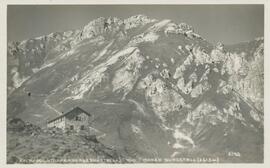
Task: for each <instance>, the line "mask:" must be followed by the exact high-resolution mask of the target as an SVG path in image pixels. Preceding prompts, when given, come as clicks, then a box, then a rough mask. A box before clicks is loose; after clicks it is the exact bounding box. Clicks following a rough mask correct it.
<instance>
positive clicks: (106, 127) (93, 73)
mask: <svg viewBox="0 0 270 168" xmlns="http://www.w3.org/2000/svg"><path fill="white" fill-rule="evenodd" d="M263 49H264V43H263V39H262V38H260V39H257V40H253V41H251V42H248V43H240V44H236V45H231V46H226V45H223V44H221V43H218V44H217V45H213V44H211V43H209V42H207V41H206V40H205V39H203V38H202V37H200V35H198V34H197V33H195V32H194V30H193V28H192V27H191V26H189V25H187V24H184V23H180V24H176V23H173V22H172V21H171V20H161V21H158V20H155V19H149V18H148V17H147V16H144V15H137V16H132V17H130V18H128V19H125V20H124V21H122V20H120V19H118V18H115V17H110V18H102V17H101V18H98V19H96V20H94V21H91V22H89V23H88V24H87V25H86V26H84V27H83V28H82V29H81V30H77V31H74V32H66V33H52V34H50V35H49V36H43V37H41V38H38V39H35V40H32V41H31V40H29V41H25V42H23V43H20V44H18V43H17V44H15V43H14V45H13V46H12V45H11V46H10V47H9V48H8V77H9V79H8V93H9V94H8V116H16V117H19V118H22V119H24V120H27V121H29V122H34V123H35V124H39V125H44V124H45V123H46V120H48V119H50V118H52V117H54V116H57V115H58V114H57V112H59V111H60V112H61V111H67V110H68V109H70V108H72V107H73V106H82V107H83V108H84V109H86V110H87V111H89V112H90V113H91V112H92V113H93V114H94V116H95V117H96V119H95V122H94V123H93V125H94V127H95V128H97V129H99V130H102V131H103V132H104V133H105V134H106V136H105V138H104V139H103V143H104V144H108V145H110V146H115V147H116V148H117V149H118V150H120V151H121V150H122V151H124V152H125V153H126V155H127V156H129V157H132V158H139V157H165V158H166V157H180V156H182V155H184V154H186V155H191V156H192V155H193V156H197V155H199V156H201V155H202V156H203V155H211V156H215V155H217V156H219V157H221V158H222V161H223V162H230V161H235V162H248V161H252V162H261V161H262V159H263V156H262V155H263V154H262V149H261V146H263V66H261V65H262V64H263V55H264V53H263ZM27 93H31V96H27ZM238 132H242V134H243V136H248V137H250V136H254V137H257V138H252V139H251V140H250V141H247V142H245V143H243V142H242V141H241V140H242V139H241V138H240V137H239V136H240V135H238ZM207 141H209V142H211V143H209V142H208V143H207ZM153 142H155V143H153ZM254 142H256V143H254ZM247 148H248V149H247ZM251 149H252V150H251ZM230 150H238V151H240V152H241V153H242V155H243V156H242V157H241V158H239V159H236V160H234V159H235V158H230V157H227V155H226V152H227V151H230ZM250 150H251V151H252V152H250ZM196 151H197V152H198V151H204V152H202V153H201V152H199V153H200V154H198V153H197V152H196ZM255 155H258V156H256V157H254V156H255ZM184 156H185V155H184ZM252 157H254V158H252Z"/></svg>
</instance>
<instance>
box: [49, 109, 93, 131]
mask: <svg viewBox="0 0 270 168" xmlns="http://www.w3.org/2000/svg"><path fill="white" fill-rule="evenodd" d="M90 119H91V114H89V113H87V112H86V111H84V110H82V109H81V108H79V107H76V108H74V109H72V110H71V111H69V112H67V113H65V114H62V115H61V116H58V117H56V118H54V119H52V120H50V121H48V122H47V127H48V128H52V127H56V128H60V129H62V130H64V131H67V130H70V131H76V132H79V131H81V130H87V129H88V128H89V122H90Z"/></svg>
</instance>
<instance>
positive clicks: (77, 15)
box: [7, 5, 264, 44]
mask: <svg viewBox="0 0 270 168" xmlns="http://www.w3.org/2000/svg"><path fill="white" fill-rule="evenodd" d="M138 14H144V15H147V16H148V17H150V18H155V19H158V20H162V19H171V20H172V21H174V22H175V23H181V22H185V23H187V24H189V25H191V26H192V27H193V28H194V30H195V32H197V33H198V34H200V35H201V36H202V37H203V38H205V39H206V40H208V41H209V42H212V43H217V42H222V43H224V44H234V43H238V42H243V41H249V40H252V39H254V38H256V37H261V36H263V34H264V6H263V5H81V6H78V5H9V6H8V10H7V39H8V41H22V40H24V39H29V38H33V37H38V36H41V35H46V34H50V33H52V32H61V31H67V30H71V29H79V28H82V27H83V26H84V25H86V24H87V23H88V22H90V21H91V20H93V19H96V18H98V17H109V16H115V17H119V18H121V19H125V18H128V17H130V16H133V15H138Z"/></svg>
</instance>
